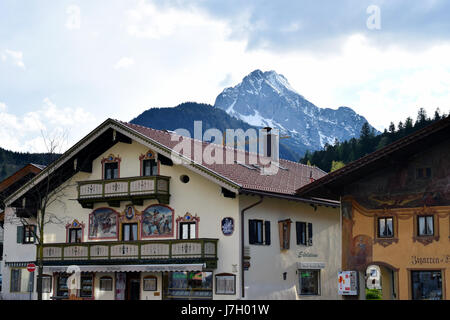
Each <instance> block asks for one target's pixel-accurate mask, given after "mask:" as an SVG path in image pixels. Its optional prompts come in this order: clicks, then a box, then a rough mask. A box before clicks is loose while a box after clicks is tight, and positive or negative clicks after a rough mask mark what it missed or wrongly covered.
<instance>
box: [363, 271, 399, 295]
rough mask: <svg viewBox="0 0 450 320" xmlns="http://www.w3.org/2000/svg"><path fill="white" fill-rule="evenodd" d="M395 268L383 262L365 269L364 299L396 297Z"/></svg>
mask: <svg viewBox="0 0 450 320" xmlns="http://www.w3.org/2000/svg"><path fill="white" fill-rule="evenodd" d="M397 272H398V271H397V270H395V269H394V268H392V267H390V266H388V265H387V264H384V263H374V264H372V265H369V266H368V267H367V269H366V299H382V300H396V299H397Z"/></svg>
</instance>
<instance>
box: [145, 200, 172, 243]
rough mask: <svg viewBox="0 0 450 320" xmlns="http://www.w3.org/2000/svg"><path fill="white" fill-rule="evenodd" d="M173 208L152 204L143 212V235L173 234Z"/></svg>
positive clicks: (167, 235) (146, 236)
mask: <svg viewBox="0 0 450 320" xmlns="http://www.w3.org/2000/svg"><path fill="white" fill-rule="evenodd" d="M173 220H174V212H173V209H171V208H170V207H167V206H163V205H152V206H150V207H148V208H147V209H145V210H144V211H143V212H142V237H144V238H152V237H171V236H173Z"/></svg>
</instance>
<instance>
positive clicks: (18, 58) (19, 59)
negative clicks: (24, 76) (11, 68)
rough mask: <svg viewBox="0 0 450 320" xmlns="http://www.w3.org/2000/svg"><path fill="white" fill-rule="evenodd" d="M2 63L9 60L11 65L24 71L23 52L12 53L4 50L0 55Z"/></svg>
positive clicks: (12, 51)
mask: <svg viewBox="0 0 450 320" xmlns="http://www.w3.org/2000/svg"><path fill="white" fill-rule="evenodd" d="M1 59H2V61H7V60H9V59H11V61H12V63H13V64H14V65H16V66H17V67H19V68H22V69H25V64H24V63H23V52H21V51H14V50H9V49H6V50H5V52H4V53H2V54H1Z"/></svg>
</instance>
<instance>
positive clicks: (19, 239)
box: [17, 226, 25, 243]
mask: <svg viewBox="0 0 450 320" xmlns="http://www.w3.org/2000/svg"><path fill="white" fill-rule="evenodd" d="M24 228H25V227H24V226H17V243H23V231H24Z"/></svg>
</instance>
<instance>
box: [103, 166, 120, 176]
mask: <svg viewBox="0 0 450 320" xmlns="http://www.w3.org/2000/svg"><path fill="white" fill-rule="evenodd" d="M104 166H105V175H104V178H105V180H109V179H117V178H119V163H118V162H108V163H105V164H104Z"/></svg>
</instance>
